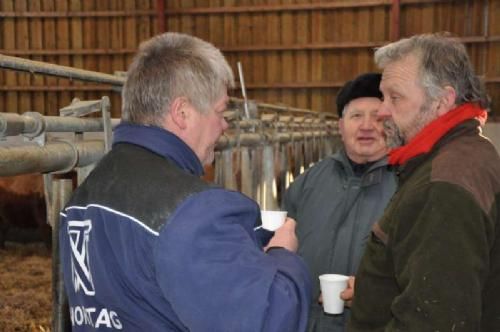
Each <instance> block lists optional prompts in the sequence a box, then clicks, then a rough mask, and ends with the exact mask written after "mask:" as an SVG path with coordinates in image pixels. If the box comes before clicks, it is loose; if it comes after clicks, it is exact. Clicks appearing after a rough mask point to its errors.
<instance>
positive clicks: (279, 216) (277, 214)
mask: <svg viewBox="0 0 500 332" xmlns="http://www.w3.org/2000/svg"><path fill="white" fill-rule="evenodd" d="M260 215H261V219H262V228H264V229H267V230H268V231H273V232H274V231H275V230H277V229H278V228H280V227H281V226H283V224H284V223H285V220H286V215H287V212H286V211H269V210H261V211H260Z"/></svg>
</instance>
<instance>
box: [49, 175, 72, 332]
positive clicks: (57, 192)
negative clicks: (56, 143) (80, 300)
mask: <svg viewBox="0 0 500 332" xmlns="http://www.w3.org/2000/svg"><path fill="white" fill-rule="evenodd" d="M72 192H73V182H72V180H71V179H57V180H53V181H52V197H53V200H52V204H51V206H50V207H47V208H50V210H51V213H50V215H51V217H52V220H51V224H52V226H53V227H52V299H53V301H52V330H53V331H54V332H64V331H70V330H71V323H70V315H69V304H68V298H67V296H66V292H65V290H64V283H63V269H62V266H61V260H60V256H59V212H60V211H61V209H62V207H63V206H64V205H66V202H68V200H69V198H70V196H71V193H72Z"/></svg>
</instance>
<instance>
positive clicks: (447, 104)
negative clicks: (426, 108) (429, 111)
mask: <svg viewBox="0 0 500 332" xmlns="http://www.w3.org/2000/svg"><path fill="white" fill-rule="evenodd" d="M456 100H457V92H456V91H455V89H454V88H453V87H452V86H449V85H447V86H445V87H444V89H443V94H442V95H441V97H440V98H439V104H438V108H437V111H438V115H439V116H441V115H443V114H445V113H446V112H448V111H449V110H452V109H454V108H455V107H456V104H455V102H456Z"/></svg>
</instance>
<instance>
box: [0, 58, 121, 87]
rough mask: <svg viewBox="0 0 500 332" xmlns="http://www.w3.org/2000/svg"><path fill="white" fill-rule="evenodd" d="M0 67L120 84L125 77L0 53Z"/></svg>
mask: <svg viewBox="0 0 500 332" xmlns="http://www.w3.org/2000/svg"><path fill="white" fill-rule="evenodd" d="M0 67H2V68H10V69H14V70H18V71H26V72H29V73H32V74H45V75H51V76H57V77H65V78H69V79H78V80H81V81H88V82H97V83H105V84H111V85H116V86H122V85H123V84H124V83H125V78H123V77H118V76H114V75H110V74H104V73H98V72H94V71H90V70H84V69H77V68H72V67H67V66H60V65H54V64H51V63H47V62H41V61H33V60H28V59H23V58H17V57H12V56H7V55H3V54H0Z"/></svg>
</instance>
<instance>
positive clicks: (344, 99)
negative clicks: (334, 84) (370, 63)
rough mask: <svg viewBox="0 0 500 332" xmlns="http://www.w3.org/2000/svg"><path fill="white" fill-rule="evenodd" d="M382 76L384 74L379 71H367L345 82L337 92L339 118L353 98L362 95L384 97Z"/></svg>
mask: <svg viewBox="0 0 500 332" xmlns="http://www.w3.org/2000/svg"><path fill="white" fill-rule="evenodd" d="M381 78H382V75H381V74H379V73H366V74H363V75H360V76H358V77H356V78H355V79H354V80H352V81H349V82H347V83H346V84H344V86H343V87H342V89H341V90H340V91H339V93H338V94H337V100H336V103H337V113H338V114H339V118H341V117H342V111H343V110H344V107H345V105H347V104H349V102H350V101H351V100H353V99H356V98H362V97H375V98H379V99H382V92H380V90H379V85H380V79H381Z"/></svg>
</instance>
